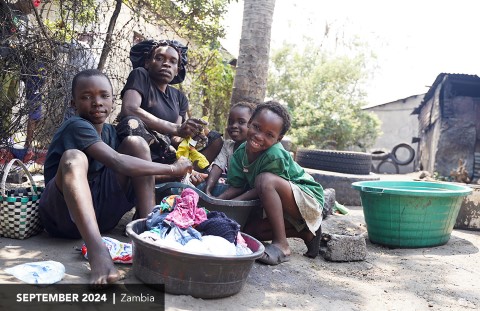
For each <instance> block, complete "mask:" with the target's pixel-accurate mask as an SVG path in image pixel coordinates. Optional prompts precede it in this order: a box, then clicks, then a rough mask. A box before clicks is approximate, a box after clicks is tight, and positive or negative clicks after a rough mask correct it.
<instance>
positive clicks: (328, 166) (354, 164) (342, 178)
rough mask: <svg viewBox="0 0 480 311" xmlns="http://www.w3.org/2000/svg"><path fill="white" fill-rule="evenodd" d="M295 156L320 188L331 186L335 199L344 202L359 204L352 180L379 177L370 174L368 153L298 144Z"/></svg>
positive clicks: (358, 197)
mask: <svg viewBox="0 0 480 311" xmlns="http://www.w3.org/2000/svg"><path fill="white" fill-rule="evenodd" d="M295 160H296V162H297V163H298V164H299V165H300V166H302V167H303V168H305V170H307V172H308V173H309V174H310V175H312V177H313V178H314V179H315V180H316V181H317V182H318V183H320V184H321V185H322V186H323V188H333V189H335V193H336V201H338V202H339V203H341V204H344V205H348V206H360V205H361V204H362V203H361V199H360V194H359V193H358V191H356V190H355V189H353V188H352V183H353V182H357V181H369V180H378V179H379V177H378V176H377V175H375V174H370V169H371V167H372V154H371V153H364V152H355V151H338V150H323V149H305V148H299V149H298V150H297V153H296V155H295Z"/></svg>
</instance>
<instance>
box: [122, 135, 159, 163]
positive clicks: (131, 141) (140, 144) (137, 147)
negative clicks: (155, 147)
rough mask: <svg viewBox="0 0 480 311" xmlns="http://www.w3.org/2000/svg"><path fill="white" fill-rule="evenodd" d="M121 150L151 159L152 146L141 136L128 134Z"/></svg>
mask: <svg viewBox="0 0 480 311" xmlns="http://www.w3.org/2000/svg"><path fill="white" fill-rule="evenodd" d="M118 151H119V152H121V153H123V154H128V155H131V156H135V157H138V158H142V159H145V160H150V159H151V157H150V147H149V146H148V144H147V142H146V141H145V139H143V138H142V137H140V136H127V137H125V138H124V139H123V141H122V143H121V144H120V147H119V149H118Z"/></svg>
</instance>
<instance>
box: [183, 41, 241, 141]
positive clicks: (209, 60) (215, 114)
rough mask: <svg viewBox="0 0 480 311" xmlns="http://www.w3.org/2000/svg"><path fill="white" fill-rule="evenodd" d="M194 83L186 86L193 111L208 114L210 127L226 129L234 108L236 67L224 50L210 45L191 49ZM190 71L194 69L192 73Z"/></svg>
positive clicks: (193, 113)
mask: <svg viewBox="0 0 480 311" xmlns="http://www.w3.org/2000/svg"><path fill="white" fill-rule="evenodd" d="M191 59H192V60H193V61H192V62H191V66H192V68H193V72H192V73H191V74H192V76H193V77H194V80H193V81H192V83H190V84H189V85H187V86H186V87H185V89H184V90H183V91H184V92H185V93H187V95H188V97H189V99H190V103H191V104H192V105H191V106H192V111H191V113H192V115H193V116H196V117H201V116H208V117H209V122H210V128H211V129H215V130H217V131H219V132H223V131H224V129H225V127H226V119H227V116H228V111H229V109H230V96H231V94H232V85H233V78H234V71H233V68H232V66H231V65H229V64H228V63H227V62H226V61H225V59H226V56H225V55H222V53H221V52H220V50H218V49H211V48H210V47H209V46H202V47H197V48H195V49H193V50H191ZM189 74H190V73H189Z"/></svg>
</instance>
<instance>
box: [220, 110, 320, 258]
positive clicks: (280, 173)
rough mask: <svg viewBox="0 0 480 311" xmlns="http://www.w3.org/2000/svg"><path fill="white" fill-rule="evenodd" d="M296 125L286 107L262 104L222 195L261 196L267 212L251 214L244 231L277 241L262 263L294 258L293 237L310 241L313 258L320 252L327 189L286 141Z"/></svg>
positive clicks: (269, 246)
mask: <svg viewBox="0 0 480 311" xmlns="http://www.w3.org/2000/svg"><path fill="white" fill-rule="evenodd" d="M289 128H290V115H289V114H288V111H287V110H286V108H285V107H283V106H282V105H281V104H280V103H278V102H275V101H269V102H266V103H263V104H260V105H258V106H257V107H256V109H255V111H254V112H253V114H252V117H251V119H250V121H249V122H248V132H247V140H246V142H245V143H244V144H242V145H241V146H240V147H239V148H238V149H237V150H236V151H235V153H234V154H233V156H232V159H231V161H230V166H229V170H228V184H229V188H228V189H227V190H226V191H225V192H224V193H223V194H221V195H220V196H219V197H218V198H220V199H235V200H251V199H256V198H259V199H260V201H261V203H262V207H263V212H262V211H261V210H260V211H255V212H253V213H252V214H251V215H250V218H249V220H248V221H247V224H246V225H245V228H244V231H245V232H246V233H248V234H250V235H252V236H253V237H255V238H257V239H259V240H262V241H267V240H271V241H272V243H271V244H267V245H266V246H265V253H264V254H263V256H262V257H261V258H260V259H258V261H260V262H262V263H265V264H269V265H277V264H279V263H282V262H285V261H288V260H290V254H291V250H290V247H289V245H288V241H287V237H298V238H301V239H303V240H304V241H305V244H306V246H307V249H308V251H307V252H306V253H305V254H304V255H305V256H307V257H311V258H315V257H316V256H317V255H318V251H319V245H320V236H321V227H320V225H321V222H322V210H323V204H324V199H323V188H322V186H321V185H320V184H318V183H317V182H316V181H315V180H314V179H313V177H312V176H310V175H309V174H308V173H306V172H305V170H304V169H303V168H302V167H301V166H300V165H298V164H297V163H296V162H295V161H294V160H293V158H292V156H291V154H290V153H289V152H288V151H286V150H285V149H284V148H283V146H282V144H281V143H280V141H281V140H282V138H283V136H284V135H285V133H286V132H287V131H288V130H289Z"/></svg>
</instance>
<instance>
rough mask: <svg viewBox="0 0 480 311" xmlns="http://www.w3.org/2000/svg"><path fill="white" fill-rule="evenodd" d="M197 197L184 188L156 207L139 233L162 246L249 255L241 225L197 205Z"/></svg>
mask: <svg viewBox="0 0 480 311" xmlns="http://www.w3.org/2000/svg"><path fill="white" fill-rule="evenodd" d="M198 201H199V196H198V194H197V193H196V192H195V191H194V190H192V189H190V188H186V189H184V190H183V191H182V193H181V194H180V195H170V196H167V197H165V198H163V199H162V201H161V203H160V204H159V205H157V206H155V208H154V210H153V211H152V212H151V213H150V214H149V215H148V217H147V220H146V227H147V230H146V231H144V232H142V233H141V234H140V235H139V236H140V237H141V238H143V239H145V240H147V241H150V242H152V243H154V244H156V245H159V246H161V247H168V248H173V249H176V250H179V251H181V252H186V253H196V254H208V255H214V256H236V255H247V254H251V253H252V250H251V249H250V248H248V246H247V243H246V242H245V240H244V239H243V237H242V235H241V233H240V225H239V224H238V223H237V222H236V221H235V220H233V219H231V218H229V217H227V216H226V215H225V213H223V212H217V211H208V210H206V209H205V208H203V207H200V206H198Z"/></svg>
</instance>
